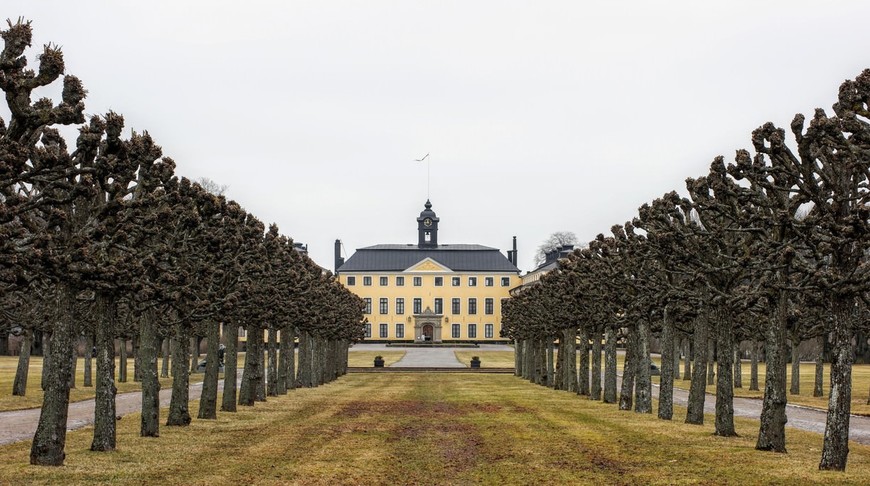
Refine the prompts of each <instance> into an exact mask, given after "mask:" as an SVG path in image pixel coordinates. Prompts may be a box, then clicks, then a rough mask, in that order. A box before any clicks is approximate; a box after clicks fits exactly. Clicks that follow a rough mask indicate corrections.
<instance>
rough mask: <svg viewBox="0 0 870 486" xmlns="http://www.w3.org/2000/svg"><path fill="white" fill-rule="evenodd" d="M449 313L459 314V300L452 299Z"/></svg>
mask: <svg viewBox="0 0 870 486" xmlns="http://www.w3.org/2000/svg"><path fill="white" fill-rule="evenodd" d="M450 312H451V313H453V314H459V299H453V301H452V302H451V308H450Z"/></svg>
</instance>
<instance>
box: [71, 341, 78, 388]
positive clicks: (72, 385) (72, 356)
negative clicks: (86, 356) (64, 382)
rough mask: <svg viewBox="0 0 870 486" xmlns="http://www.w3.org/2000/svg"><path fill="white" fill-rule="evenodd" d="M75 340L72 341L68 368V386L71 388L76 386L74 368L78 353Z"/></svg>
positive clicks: (76, 364) (76, 365)
mask: <svg viewBox="0 0 870 486" xmlns="http://www.w3.org/2000/svg"><path fill="white" fill-rule="evenodd" d="M77 341H79V340H78V339H76V340H75V341H73V347H72V354H70V357H69V360H70V370H69V387H70V389H71V390H74V389H75V387H76V368H78V363H79V353H78V349H76V348H77V346H76V345H77V344H78V343H77Z"/></svg>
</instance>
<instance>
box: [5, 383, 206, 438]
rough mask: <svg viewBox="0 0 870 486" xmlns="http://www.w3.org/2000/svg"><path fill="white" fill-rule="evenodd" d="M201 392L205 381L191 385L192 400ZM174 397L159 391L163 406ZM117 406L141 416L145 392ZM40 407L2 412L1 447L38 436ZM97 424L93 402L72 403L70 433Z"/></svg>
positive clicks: (117, 400)
mask: <svg viewBox="0 0 870 486" xmlns="http://www.w3.org/2000/svg"><path fill="white" fill-rule="evenodd" d="M218 387H219V389H222V388H223V380H220V381H219V382H218ZM201 393H202V382H199V383H193V384H192V385H190V399H191V400H197V399H199V396H200V394H201ZM171 397H172V388H170V387H167V388H166V389H165V390H160V406H161V407H168V406H169V399H170V398H171ZM115 407H116V408H117V413H118V415H119V416H124V415H129V414H131V413H138V412H139V411H140V410H141V409H142V393H141V392H129V393H122V394H119V395H118V396H116V397H115ZM39 412H40V409H38V408H29V409H26V410H13V411H10V412H2V413H0V445H2V444H10V443H12V442H18V441H20V440H30V439H32V438H33V434H34V433H36V425H37V424H38V423H39ZM93 423H94V400H93V399H91V400H83V401H81V402H75V403H70V405H69V417H68V419H67V425H66V429H67V430H75V429H80V428H82V427H86V426H88V425H91V424H93Z"/></svg>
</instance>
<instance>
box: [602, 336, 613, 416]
mask: <svg viewBox="0 0 870 486" xmlns="http://www.w3.org/2000/svg"><path fill="white" fill-rule="evenodd" d="M604 403H616V330H615V329H613V328H612V327H610V326H608V327H607V328H606V329H605V330H604Z"/></svg>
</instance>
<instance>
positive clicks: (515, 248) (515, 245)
mask: <svg viewBox="0 0 870 486" xmlns="http://www.w3.org/2000/svg"><path fill="white" fill-rule="evenodd" d="M513 254H514V259H513V262H512V263H513V264H514V266H515V267H519V266H520V265H519V262H518V260H519V259H518V258H517V237H516V236H514V251H513Z"/></svg>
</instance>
